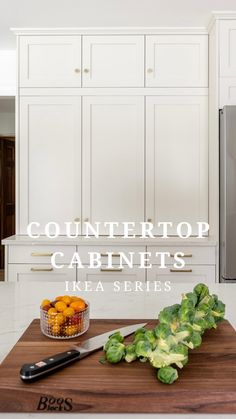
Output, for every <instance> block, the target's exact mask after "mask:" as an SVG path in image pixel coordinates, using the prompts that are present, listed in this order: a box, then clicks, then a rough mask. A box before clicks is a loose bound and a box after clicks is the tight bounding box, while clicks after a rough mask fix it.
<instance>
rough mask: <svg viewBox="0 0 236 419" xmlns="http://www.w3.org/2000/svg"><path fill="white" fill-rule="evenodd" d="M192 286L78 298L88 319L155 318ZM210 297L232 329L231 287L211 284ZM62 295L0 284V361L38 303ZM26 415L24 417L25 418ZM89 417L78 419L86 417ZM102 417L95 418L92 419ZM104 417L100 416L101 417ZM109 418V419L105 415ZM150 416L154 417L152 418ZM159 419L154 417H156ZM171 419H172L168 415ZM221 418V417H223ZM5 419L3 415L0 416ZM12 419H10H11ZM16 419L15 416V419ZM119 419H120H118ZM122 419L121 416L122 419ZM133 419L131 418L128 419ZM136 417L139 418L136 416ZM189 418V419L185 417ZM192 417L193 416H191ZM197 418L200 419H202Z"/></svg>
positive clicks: (58, 286) (60, 288)
mask: <svg viewBox="0 0 236 419" xmlns="http://www.w3.org/2000/svg"><path fill="white" fill-rule="evenodd" d="M192 287H193V285H192V284H186V283H185V284H178V285H177V284H174V285H173V286H172V289H171V291H169V292H164V291H162V292H155V293H154V292H145V291H144V292H135V291H128V292H116V291H114V288H113V284H106V287H104V291H103V292H99V291H98V292H90V291H88V292H85V291H81V292H80V295H81V296H82V297H84V298H85V299H87V300H89V302H90V304H91V318H103V319H105V318H108V319H109V318H120V319H122V318H123V319H125V318H130V319H137V318H143V319H145V318H146V319H150V318H156V317H157V314H158V312H159V311H160V310H161V309H162V308H163V307H164V306H166V305H171V304H173V303H175V302H179V300H180V299H181V293H182V292H188V291H190V290H191V289H192ZM210 291H211V293H212V292H214V293H216V294H218V296H219V298H220V299H222V301H224V302H225V304H226V318H227V319H228V320H229V321H230V322H231V324H232V325H233V327H234V328H236V316H235V308H234V305H235V304H234V298H233V295H234V292H235V285H234V284H232V285H230V284H215V285H212V286H210ZM60 294H66V292H65V284H64V283H50V282H49V283H46V284H45V283H44V284H43V285H42V284H40V283H19V284H17V283H2V284H0V313H1V319H0V348H1V349H0V357H1V360H2V359H3V358H4V357H5V356H6V354H7V353H8V352H9V350H10V349H11V348H12V346H13V345H14V344H15V343H16V341H17V340H18V339H19V337H20V336H21V334H22V333H23V331H24V330H25V328H26V327H27V326H28V325H29V324H30V322H31V321H32V319H34V318H37V317H39V305H40V302H41V300H42V299H44V298H49V299H53V298H54V297H55V296H56V295H60ZM25 416H26V415H24V417H25ZM90 416H92V415H90V414H84V415H81V417H86V418H88V417H90ZM99 416H100V417H102V415H96V417H99ZM103 416H104V415H103ZM109 416H110V415H109ZM153 416H154V415H153ZM158 416H160V415H155V417H158ZM170 416H174V415H170ZM224 416H225V415H224ZM1 417H6V416H5V414H0V418H1ZM11 417H12V416H11ZM17 417H18V415H17ZM120 417H121V416H120ZM122 417H124V415H122ZM132 417H133V415H132ZM139 417H140V416H139ZM188 417H189V416H188ZM194 417H196V415H194ZM200 417H203V416H202V415H201V416H200ZM207 417H208V418H209V417H210V416H209V415H208V416H207ZM231 417H232V416H231Z"/></svg>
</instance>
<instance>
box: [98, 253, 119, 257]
mask: <svg viewBox="0 0 236 419" xmlns="http://www.w3.org/2000/svg"><path fill="white" fill-rule="evenodd" d="M113 256H114V258H119V257H120V254H119V253H112V257H113ZM101 257H108V254H107V253H101Z"/></svg>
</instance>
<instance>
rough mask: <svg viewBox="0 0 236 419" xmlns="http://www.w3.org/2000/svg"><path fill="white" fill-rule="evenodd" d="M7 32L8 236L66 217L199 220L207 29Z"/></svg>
mask: <svg viewBox="0 0 236 419" xmlns="http://www.w3.org/2000/svg"><path fill="white" fill-rule="evenodd" d="M15 32H16V34H17V40H18V58H19V71H18V95H17V109H18V111H17V115H18V123H17V125H18V127H17V128H18V135H17V214H16V215H17V217H16V218H17V235H25V234H26V229H27V224H28V223H29V222H32V221H37V222H39V223H40V224H41V229H40V228H37V232H40V233H42V232H43V230H44V226H45V224H46V223H47V222H50V221H55V222H57V223H59V225H60V229H61V234H65V232H66V231H65V226H64V222H65V221H69V222H74V221H75V220H76V221H80V222H81V229H80V230H79V232H80V233H81V234H82V235H83V233H84V226H83V224H84V222H85V221H89V222H91V223H94V222H101V223H103V222H105V221H116V222H120V223H121V222H124V221H130V222H135V223H137V226H138V223H139V222H140V221H150V222H153V223H154V224H155V225H157V223H158V222H160V221H172V222H173V230H172V231H171V234H176V225H177V224H178V223H179V222H182V221H186V222H189V223H190V224H191V225H192V228H193V235H195V234H196V228H195V227H196V222H198V221H205V222H208V221H209V216H208V213H209V203H208V34H207V31H206V30H205V29H201V28H192V29H189V28H186V29H184V28H183V29H181V28H179V29H175V28H172V29H170V28H169V29H168V28H153V29H152V28H148V29H147V28H140V29H139V28H130V29H119V28H114V29H99V30H98V29H92V28H91V29H88V30H85V29H61V30H60V29H41V30H37V29H35V30H31V29H16V30H15ZM116 232H117V234H118V235H119V234H120V233H121V231H119V230H117V231H116ZM100 233H101V234H103V233H104V234H105V230H104V231H103V230H100ZM136 233H137V234H139V233H140V231H139V229H138V227H137V230H136ZM155 233H156V234H158V229H156V230H155ZM140 244H141V241H140ZM7 263H9V264H10V265H11V264H14V257H11V260H9V259H8V260H7ZM211 263H213V262H212V261H211ZM18 265H19V263H18ZM14 272H15V270H14ZM23 273H24V274H25V271H24V270H23ZM207 275H208V274H207ZM16 277H17V275H16Z"/></svg>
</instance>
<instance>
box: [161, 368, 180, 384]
mask: <svg viewBox="0 0 236 419" xmlns="http://www.w3.org/2000/svg"><path fill="white" fill-rule="evenodd" d="M157 378H158V380H160V381H161V382H162V383H165V384H172V383H173V382H174V381H176V380H177V378H178V371H177V370H176V369H175V368H173V367H163V368H160V369H159V370H158V372H157Z"/></svg>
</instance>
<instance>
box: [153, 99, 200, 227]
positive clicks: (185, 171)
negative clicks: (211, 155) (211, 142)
mask: <svg viewBox="0 0 236 419" xmlns="http://www.w3.org/2000/svg"><path fill="white" fill-rule="evenodd" d="M146 115H147V123H146V127H147V137H146V142H147V151H146V215H147V218H150V219H152V222H153V223H154V224H157V222H160V221H169V222H173V227H174V228H173V234H176V227H177V224H178V223H180V222H189V223H190V224H191V225H192V229H193V234H196V233H197V231H196V222H197V221H205V222H207V221H208V157H207V156H208V123H207V97H188V96H182V97H181V96H180V97H173V96H167V97H158V96H156V97H148V98H147V109H146ZM169 231H170V232H171V229H169ZM157 233H158V230H157ZM170 234H171V233H170Z"/></svg>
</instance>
